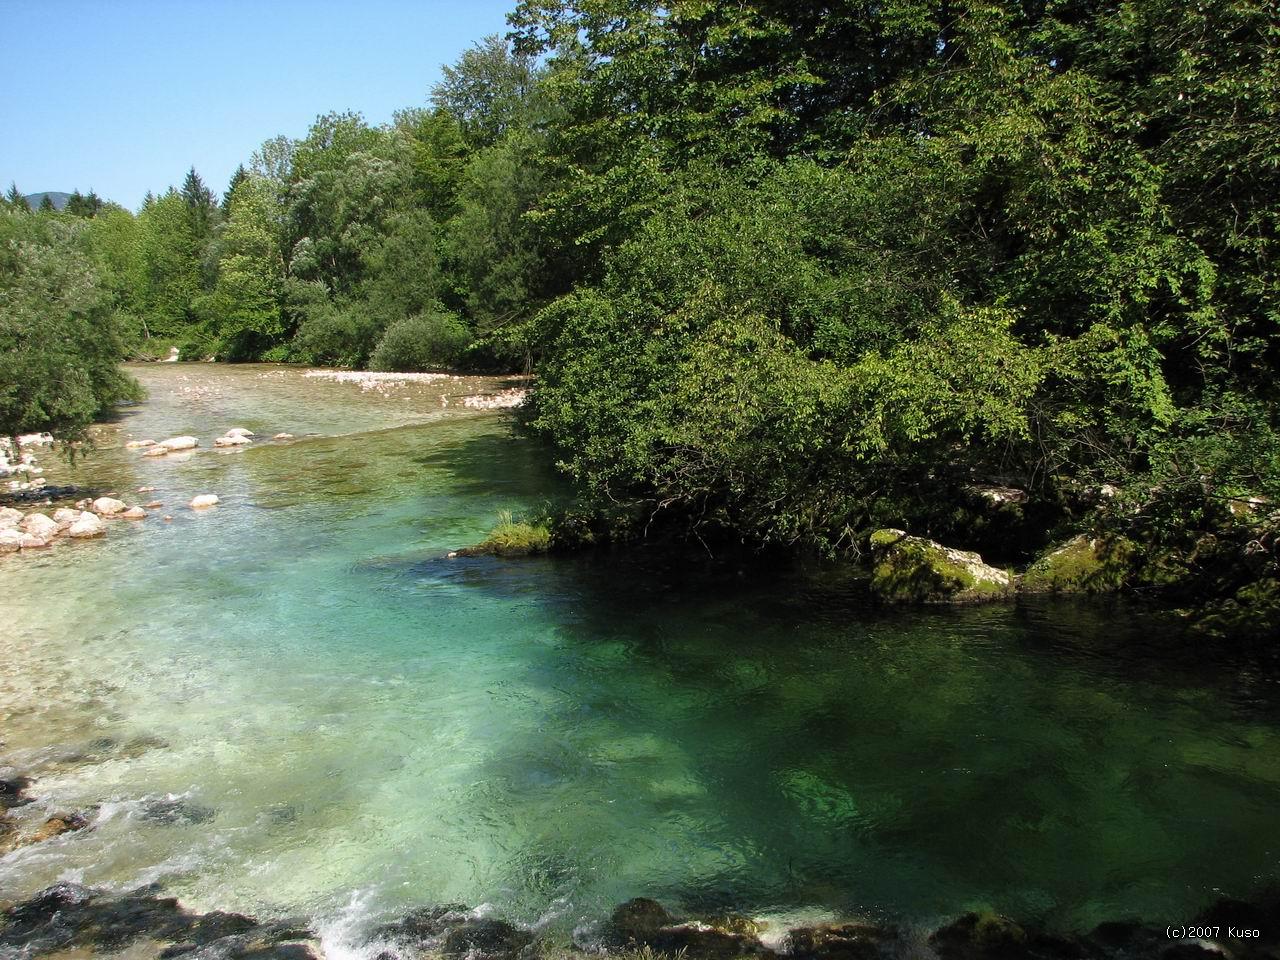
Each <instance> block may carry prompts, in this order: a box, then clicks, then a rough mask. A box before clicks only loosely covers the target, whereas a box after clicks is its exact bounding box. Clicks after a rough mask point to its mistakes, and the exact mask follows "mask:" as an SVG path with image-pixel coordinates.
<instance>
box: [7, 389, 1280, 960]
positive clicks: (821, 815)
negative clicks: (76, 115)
mask: <svg viewBox="0 0 1280 960" xmlns="http://www.w3.org/2000/svg"><path fill="white" fill-rule="evenodd" d="M134 372H135V373H136V375H138V376H139V378H140V379H142V380H143V382H144V384H145V386H146V387H147V388H148V390H149V393H150V399H149V400H148V401H147V402H146V403H144V404H141V405H139V406H138V407H137V408H135V409H133V410H131V411H128V412H127V413H126V414H125V415H124V416H123V417H122V418H121V420H120V421H119V422H118V423H117V424H116V425H115V427H114V428H108V429H106V430H104V432H103V434H102V439H101V440H100V449H99V450H98V451H97V452H96V453H95V454H94V455H93V456H91V457H90V458H88V459H87V460H84V461H82V462H81V463H80V464H79V465H78V466H76V467H75V469H74V470H72V469H70V468H68V467H66V466H65V465H61V466H59V465H56V464H54V463H53V462H52V461H51V460H50V458H49V455H48V454H46V460H47V461H49V466H50V474H51V476H52V477H53V478H54V479H55V480H57V481H65V480H67V479H71V480H73V481H74V482H77V483H80V484H85V485H89V486H93V487H94V488H95V489H96V490H97V491H100V492H105V491H107V490H114V491H116V492H118V493H120V494H121V498H122V499H125V500H128V501H129V502H144V501H146V500H149V499H152V498H153V497H154V498H158V499H161V500H163V501H165V508H164V510H163V511H153V515H152V516H151V517H150V518H149V519H147V520H145V521H142V522H140V523H136V524H127V523H125V522H123V521H122V522H113V523H112V524H111V528H110V533H109V535H108V537H107V539H106V540H105V541H97V542H90V543H76V544H68V545H64V546H60V547H57V548H54V549H52V550H49V551H45V552H44V553H42V554H41V555H39V556H27V555H23V556H17V555H13V556H7V557H0V596H2V597H3V598H4V599H3V605H4V631H3V634H0V724H2V727H0V737H2V738H3V741H4V742H3V746H0V765H2V764H3V763H8V764H11V765H13V766H15V767H16V768H18V769H20V770H25V771H29V772H31V773H32V774H33V775H34V776H35V777H36V784H35V786H34V788H33V790H32V792H33V794H35V795H36V796H37V797H38V798H39V801H38V803H36V804H34V805H32V806H31V807H29V808H22V809H21V810H18V811H15V812H16V813H19V814H20V815H22V816H24V817H28V818H38V817H41V816H44V815H47V814H48V813H49V812H51V811H52V810H55V809H56V810H66V809H72V810H82V811H92V813H91V818H92V821H93V822H92V828H91V829H88V830H85V831H82V832H79V833H75V834H68V835H66V836H64V837H62V838H58V839H56V840H53V841H50V842H47V843H43V844H39V845H36V846H30V847H25V848H22V849H20V850H18V851H16V852H14V853H11V854H9V855H8V856H6V857H4V858H3V859H0V900H3V899H6V898H9V899H13V898H17V897H20V896H25V895H28V894H29V893H30V892H32V891H34V890H36V889H38V888H40V887H42V886H43V885H46V884H48V883H51V882H53V881H55V880H58V879H75V880H79V881H82V882H85V883H89V884H96V885H104V886H109V887H114V888H118V889H128V888H132V887H135V886H137V885H139V884H142V883H150V882H159V883H161V884H162V885H163V887H164V889H166V890H167V891H168V892H170V893H172V894H174V895H177V896H180V897H182V898H183V899H184V900H185V901H187V902H188V903H190V904H191V905H192V906H195V907H198V908H202V909H208V908H214V907H219V908H223V909H235V910H241V911H245V912H253V913H258V914H285V913H288V914H297V913H304V914H307V915H309V916H311V917H313V918H315V919H316V921H317V922H318V923H320V924H321V925H322V926H325V927H326V928H327V929H329V930H330V931H331V933H330V936H331V937H336V938H338V939H342V938H344V937H345V938H348V939H352V940H354V939H358V934H359V931H360V929H361V928H362V927H364V926H367V925H369V924H372V923H374V922H376V921H378V920H379V919H385V918H387V917H390V916H393V915H395V914H396V913H397V912H403V911H404V910H405V909H406V908H407V907H411V906H417V905H421V904H429V903H442V902H459V903H464V904H467V905H469V906H472V907H480V906H483V907H484V909H486V910H491V911H492V912H494V913H496V914H498V915H501V916H504V917H506V918H508V919H511V920H514V921H518V922H520V923H523V924H527V925H530V926H534V927H536V928H538V929H540V930H542V931H544V932H547V933H550V934H552V935H556V934H561V935H564V936H568V935H570V934H571V933H572V932H573V931H575V930H577V931H579V935H580V936H581V935H582V931H583V930H589V929H590V925H591V924H592V923H593V922H595V921H597V920H598V919H599V918H601V917H602V916H604V915H607V913H608V911H609V910H610V909H611V908H612V907H613V906H614V905H616V904H617V903H619V902H621V901H622V900H625V899H627V898H629V897H632V896H637V895H646V896H652V897H656V898H658V899H660V900H663V901H664V902H666V903H668V904H669V905H670V906H672V907H676V908H681V909H685V910H690V911H699V910H700V911H714V910H720V909H735V910H739V911H745V912H748V913H752V914H754V915H757V916H763V917H775V918H792V919H794V918H797V917H801V916H803V917H823V916H825V917H867V918H875V919H879V920H895V921H907V922H910V921H920V922H922V923H923V922H928V921H930V920H933V919H937V918H942V917H946V916H950V915H954V914H956V913H958V912H960V911H963V910H967V909H972V908H975V907H990V908H994V909H997V910H1000V911H1002V912H1005V913H1008V914H1011V915H1014V916H1018V917H1026V918H1032V917H1034V918H1039V919H1041V920H1042V921H1044V922H1045V923H1047V924H1049V925H1051V926H1057V927H1061V928H1072V929H1081V928H1086V927H1089V926H1092V925H1093V924H1095V923H1097V922H1099V921H1101V920H1104V919H1115V918H1118V917H1126V916H1134V917H1139V918H1142V919H1146V920H1149V921H1153V922H1159V923H1176V922H1183V921H1187V920H1189V919H1191V917H1192V915H1193V914H1194V912H1195V911H1196V910H1198V909H1199V908H1201V907H1203V906H1205V905H1206V904H1207V903H1209V902H1210V901H1212V900H1213V899H1215V898H1217V897H1219V896H1224V895H1226V896H1236V897H1248V896H1249V895H1250V894H1252V893H1253V892H1254V891H1255V890H1256V889H1257V888H1258V887H1259V886H1260V885H1262V884H1264V883H1266V882H1268V881H1272V880H1274V879H1275V878H1277V877H1278V876H1280V690H1278V689H1277V686H1276V683H1275V681H1274V679H1272V678H1273V677H1274V676H1275V674H1274V672H1272V671H1271V670H1269V669H1268V665H1266V664H1259V663H1255V662H1254V661H1253V660H1251V659H1250V658H1249V657H1247V656H1245V655H1239V654H1237V655H1234V656H1231V657H1226V656H1222V655H1217V656H1215V655H1212V654H1210V653H1208V652H1205V651H1202V650H1197V649H1196V648H1195V647H1194V646H1189V645H1187V644H1186V643H1184V642H1182V641H1179V640H1177V638H1176V635H1175V634H1173V633H1171V632H1170V631H1169V629H1168V628H1167V626H1166V625H1165V624H1166V622H1165V621H1164V620H1162V619H1160V618H1158V617H1156V615H1155V614H1153V613H1151V612H1148V611H1144V610H1142V609H1138V608H1128V607H1123V606H1115V605H1111V606H1099V605H1096V604H1085V603H1065V602H1062V603H1051V602H1044V603H1036V604H1022V605H1018V606H1012V605H1010V606H987V607H975V608H964V609H956V610H946V609H937V610H925V611H919V610H916V611H899V612H886V611H878V610H876V609H875V608H874V607H873V606H871V605H869V604H867V603H865V602H864V601H863V600H862V599H861V597H860V593H859V591H858V590H857V589H856V587H851V586H849V585H848V584H845V583H840V582H832V578H830V577H826V578H823V577H812V576H802V575H801V574H799V573H796V572H776V573H773V574H769V573H768V572H767V571H766V572H765V573H764V574H762V573H761V572H759V571H755V572H753V573H750V574H740V573H738V572H736V571H733V570H729V569H726V568H724V567H722V566H718V565H708V564H700V563H695V562H691V561H688V560H685V561H680V562H674V561H671V560H669V559H668V560H663V559H661V558H658V557H656V556H653V555H650V554H649V553H647V552H640V553H638V554H636V555H632V556H619V555H594V556H584V557H577V558H571V559H536V560H525V561H506V562H504V561H498V560H493V559H487V558H472V559H452V560H450V559H447V558H446V553H447V552H448V551H449V550H450V549H453V548H456V547H459V546H462V545H465V544H468V543H471V542H474V541H475V540H477V539H479V538H481V537H482V536H483V534H484V533H485V531H486V530H487V529H488V528H489V527H490V526H492V525H493V523H494V521H495V519H496V516H497V513H498V512H499V511H500V510H504V509H511V510H515V511H517V512H519V511H520V510H522V509H527V508H530V507H536V506H537V505H539V504H541V503H543V502H545V501H547V500H548V499H553V498H555V497H556V496H558V495H560V494H561V492H562V491H561V489H560V487H559V484H558V481H557V479H556V477H555V476H554V472H553V470H552V469H551V467H550V466H549V461H550V457H549V456H548V454H547V453H546V451H544V450H542V449H539V448H538V447H537V446H536V444H534V443H533V442H532V441H530V440H528V439H526V438H522V437H521V435H520V434H519V433H518V431H517V430H516V427H515V425H514V421H513V418H512V417H511V415H510V413H509V412H502V411H493V412H478V411H474V410H467V409H465V408H463V407H462V406H461V399H460V398H461V396H462V395H464V394H467V393H473V392H477V391H481V390H486V389H494V387H495V384H494V382H486V381H480V380H476V379H467V380H458V379H446V380H441V381H437V382H432V383H429V384H414V385H403V384H400V385H387V386H385V387H384V388H383V389H381V390H362V389H361V388H360V387H359V386H358V385H356V384H351V383H335V382H331V381H326V380H318V379H308V378H306V377H304V376H303V375H302V373H301V371H299V370H295V369H289V368H273V367H264V366H255V367H223V366H219V367H206V366H187V365H164V364H161V365H150V366H146V367H141V368H137V369H135V371H134ZM232 426H243V427H248V428H250V429H252V430H254V431H255V432H256V433H258V434H259V436H260V438H262V437H270V436H271V435H273V434H275V433H276V432H278V431H288V432H289V433H292V434H295V435H296V437H297V438H298V439H296V440H295V441H292V442H288V443H283V442H282V443H272V442H270V441H260V442H257V443H255V444H254V446H253V447H251V448H249V449H242V450H229V451H222V450H214V449H211V444H212V438H213V437H215V436H218V435H220V434H221V433H222V432H223V431H224V430H226V429H227V428H229V427H232ZM183 433H191V434H195V435H197V436H199V437H200V438H201V443H202V446H201V449H200V450H198V451H196V452H195V453H194V454H192V455H190V456H186V455H180V456H175V457H171V458H165V459H164V460H161V461H157V460H154V459H144V458H142V457H141V456H140V454H139V453H138V452H134V451H125V450H124V449H123V448H122V444H123V443H124V441H125V440H127V439H129V438H131V437H154V438H156V439H161V438H163V437H165V436H171V435H175V434H183ZM143 486H154V487H156V488H157V490H156V492H155V493H154V494H151V493H147V494H139V493H134V492H133V491H135V490H136V489H137V488H139V487H143ZM206 492H211V493H216V494H218V496H219V497H220V498H221V499H222V503H221V505H220V506H219V507H217V508H216V509H214V510H211V511H207V512H204V513H199V514H197V513H194V512H192V511H190V510H188V509H186V507H185V506H184V504H185V503H186V502H187V501H188V500H189V499H190V498H191V497H192V496H193V495H195V494H197V493H206ZM163 512H167V513H170V514H171V515H172V516H173V521H172V522H170V523H165V522H162V521H161V519H160V517H159V514H160V513H163ZM169 800H174V801H181V802H180V803H170V804H168V805H167V806H166V805H164V804H160V805H157V801H166V802H167V801H169ZM157 810H161V811H168V814H167V815H159V816H157V815H156V811H157ZM333 931H336V933H335V932H333Z"/></svg>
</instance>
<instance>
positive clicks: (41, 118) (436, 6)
mask: <svg viewBox="0 0 1280 960" xmlns="http://www.w3.org/2000/svg"><path fill="white" fill-rule="evenodd" d="M515 3H516V0H467V2H463V0H417V2H413V0H361V2H359V3H356V2H340V0H310V2H303V0H256V2H255V0H96V2H91V0H0V23H3V24H4V32H5V37H6V42H5V45H4V51H3V53H0V90H3V95H2V96H0V190H3V189H8V186H9V182H10V181H14V182H16V183H17V184H18V189H19V190H21V191H22V192H23V193H35V192H37V191H43V190H66V191H71V190H73V189H78V190H81V191H86V192H87V191H88V190H89V189H90V188H92V189H94V190H96V191H97V192H98V194H99V195H100V196H102V197H105V198H107V199H110V200H115V201H116V202H118V203H121V204H123V205H124V206H126V207H129V208H131V209H136V208H137V206H138V205H139V204H140V203H141V202H142V197H143V195H144V194H145V193H146V192H147V190H148V189H150V190H155V191H156V192H160V191H163V190H164V189H165V188H167V187H168V186H169V185H171V184H178V183H181V181H182V178H183V176H184V175H185V174H186V172H187V168H188V167H190V166H191V165H192V164H194V165H195V167H196V169H197V170H198V171H199V172H200V174H201V176H203V177H204V179H205V181H206V182H208V183H209V185H210V186H211V187H212V188H213V189H214V190H215V191H217V192H218V193H219V194H221V192H222V191H223V190H224V189H225V188H226V184H227V181H228V180H229V179H230V177H231V174H232V172H233V171H234V170H235V168H236V164H238V163H240V162H242V161H246V160H247V159H248V157H249V155H250V154H251V153H252V152H253V151H254V150H255V149H256V148H257V147H258V145H259V144H260V143H262V141H264V140H266V139H268V138H269V137H273V136H276V135H277V134H281V133H283V134H286V135H288V136H291V137H298V136H302V135H303V134H304V133H306V130H307V127H308V126H309V125H310V123H311V121H312V120H314V119H315V117H316V115H317V114H320V113H327V112H328V111H330V110H357V111H359V112H361V113H363V114H364V116H365V117H366V118H367V119H368V120H369V121H370V122H373V123H380V122H383V121H386V120H390V119H391V114H392V112H393V111H395V110H397V109H400V108H402V107H410V106H421V105H424V104H425V103H426V102H427V96H428V93H429V91H430V89H431V86H432V84H434V83H435V82H436V81H437V80H438V79H439V77H440V66H441V64H444V63H451V62H453V61H454V60H455V59H457V57H458V55H459V54H460V53H462V51H463V50H465V49H466V48H467V47H469V46H471V44H472V43H474V42H475V41H477V40H479V39H480V38H481V37H483V36H484V35H486V34H489V33H505V32H506V29H507V28H506V24H505V19H504V17H505V14H506V13H507V12H508V11H509V10H511V9H513V8H514V6H515Z"/></svg>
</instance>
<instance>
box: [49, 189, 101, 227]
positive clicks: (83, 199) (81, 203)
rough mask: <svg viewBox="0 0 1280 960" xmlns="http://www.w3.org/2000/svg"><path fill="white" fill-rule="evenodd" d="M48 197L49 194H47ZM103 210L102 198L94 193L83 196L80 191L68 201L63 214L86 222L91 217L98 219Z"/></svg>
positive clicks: (73, 194)
mask: <svg viewBox="0 0 1280 960" xmlns="http://www.w3.org/2000/svg"><path fill="white" fill-rule="evenodd" d="M46 196H48V194H46ZM102 208H103V201H102V198H101V197H99V196H98V195H97V194H96V193H95V192H94V191H92V190H90V191H89V193H88V194H87V195H86V194H82V193H81V192H80V191H79V190H76V191H74V192H73V193H72V194H71V197H70V198H69V199H68V200H67V204H66V206H65V207H63V208H62V212H63V213H69V214H71V215H72V216H73V217H84V218H85V219H86V220H87V219H89V218H90V217H96V216H97V215H98V212H99V211H100V210H102Z"/></svg>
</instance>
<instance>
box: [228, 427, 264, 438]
mask: <svg viewBox="0 0 1280 960" xmlns="http://www.w3.org/2000/svg"><path fill="white" fill-rule="evenodd" d="M223 436H224V437H256V436H257V434H256V433H254V432H253V431H252V430H246V429H245V428H244V427H232V428H231V429H230V430H228V431H227V432H226V433H224V434H223Z"/></svg>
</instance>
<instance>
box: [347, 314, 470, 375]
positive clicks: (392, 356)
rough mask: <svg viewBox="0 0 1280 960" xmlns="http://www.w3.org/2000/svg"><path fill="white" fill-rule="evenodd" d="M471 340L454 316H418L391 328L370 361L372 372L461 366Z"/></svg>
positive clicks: (467, 332) (398, 322)
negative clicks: (458, 364)
mask: <svg viewBox="0 0 1280 960" xmlns="http://www.w3.org/2000/svg"><path fill="white" fill-rule="evenodd" d="M470 339H471V334H470V331H468V330H467V328H466V327H465V326H463V324H462V323H461V321H459V320H458V318H457V317H455V316H453V315H452V314H448V313H442V312H440V311H431V312H428V313H422V314H414V315H413V316H410V317H404V318H402V319H400V320H397V321H395V322H394V323H392V324H391V326H389V327H387V330H386V332H385V333H384V334H383V335H382V339H381V340H379V341H378V346H377V347H376V348H375V349H374V351H373V356H372V357H370V359H369V369H370V370H395V371H423V370H439V369H441V368H447V367H450V366H452V365H453V364H455V363H457V361H458V358H459V357H460V356H461V355H462V351H463V350H465V349H466V346H467V343H468V342H469V341H470Z"/></svg>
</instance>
